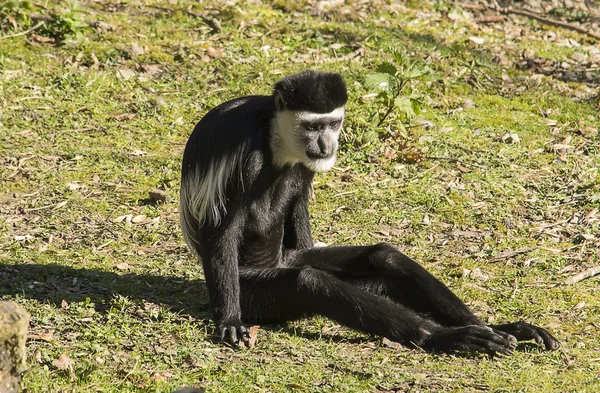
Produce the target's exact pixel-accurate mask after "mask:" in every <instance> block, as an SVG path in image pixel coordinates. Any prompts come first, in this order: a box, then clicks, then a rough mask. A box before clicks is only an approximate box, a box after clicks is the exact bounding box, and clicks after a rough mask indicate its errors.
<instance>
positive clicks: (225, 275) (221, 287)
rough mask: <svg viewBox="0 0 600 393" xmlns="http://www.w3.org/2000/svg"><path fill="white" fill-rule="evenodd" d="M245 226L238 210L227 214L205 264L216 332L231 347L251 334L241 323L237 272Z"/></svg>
mask: <svg viewBox="0 0 600 393" xmlns="http://www.w3.org/2000/svg"><path fill="white" fill-rule="evenodd" d="M244 222H245V220H244V215H243V214H242V212H240V211H239V210H238V211H232V212H230V213H229V214H228V216H227V218H226V221H225V222H224V223H223V224H222V225H221V226H220V227H218V228H217V231H216V232H217V233H216V234H215V236H214V237H213V239H212V241H211V243H212V245H211V247H210V249H211V250H212V251H211V252H210V257H209V259H208V261H206V263H204V274H205V276H206V284H207V287H208V293H209V295H210V303H211V308H212V312H213V315H214V318H215V322H216V325H217V332H218V334H220V336H221V340H222V341H227V342H230V343H232V344H237V343H238V340H240V339H241V340H244V341H247V340H248V331H247V330H246V327H245V326H244V325H243V324H242V320H241V309H240V281H239V269H238V257H239V255H238V249H239V244H240V241H241V238H242V229H243V227H244Z"/></svg>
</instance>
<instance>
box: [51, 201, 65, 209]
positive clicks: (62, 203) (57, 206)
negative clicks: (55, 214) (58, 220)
mask: <svg viewBox="0 0 600 393" xmlns="http://www.w3.org/2000/svg"><path fill="white" fill-rule="evenodd" d="M66 204H67V201H62V202H59V203H57V204H56V206H54V207H53V208H52V211H56V210H58V209H60V208H61V207H63V206H64V205H66Z"/></svg>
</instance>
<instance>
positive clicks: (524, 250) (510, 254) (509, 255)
mask: <svg viewBox="0 0 600 393" xmlns="http://www.w3.org/2000/svg"><path fill="white" fill-rule="evenodd" d="M533 250H535V247H527V248H521V249H520V250H515V251H505V252H503V253H501V254H498V255H496V256H495V257H494V258H492V259H490V262H498V261H501V260H503V259H508V258H512V257H516V256H517V255H519V254H525V253H528V252H529V251H533Z"/></svg>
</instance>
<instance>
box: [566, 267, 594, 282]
mask: <svg viewBox="0 0 600 393" xmlns="http://www.w3.org/2000/svg"><path fill="white" fill-rule="evenodd" d="M598 274H600V266H594V267H591V268H589V269H587V270H584V271H582V272H581V273H578V274H576V275H574V276H571V277H569V278H567V279H566V280H565V282H564V283H563V284H564V285H572V284H575V283H576V282H579V281H581V280H585V279H586V278H590V277H594V276H596V275H598Z"/></svg>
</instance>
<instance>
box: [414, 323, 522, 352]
mask: <svg viewBox="0 0 600 393" xmlns="http://www.w3.org/2000/svg"><path fill="white" fill-rule="evenodd" d="M516 346H517V339H516V338H515V337H513V336H512V335H510V334H508V333H505V332H504V331H501V330H493V329H492V328H490V327H487V326H480V325H470V326H459V327H440V328H439V329H438V330H437V331H435V332H433V334H432V335H431V336H430V337H429V338H427V339H426V340H425V342H424V343H423V344H422V345H421V347H422V348H423V349H425V350H428V351H433V352H437V351H439V352H457V351H458V352H461V351H467V352H485V353H489V354H496V353H500V354H503V355H510V354H512V353H513V352H514V350H515V347H516Z"/></svg>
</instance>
